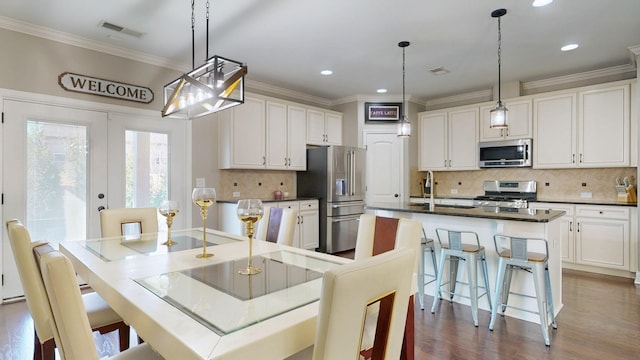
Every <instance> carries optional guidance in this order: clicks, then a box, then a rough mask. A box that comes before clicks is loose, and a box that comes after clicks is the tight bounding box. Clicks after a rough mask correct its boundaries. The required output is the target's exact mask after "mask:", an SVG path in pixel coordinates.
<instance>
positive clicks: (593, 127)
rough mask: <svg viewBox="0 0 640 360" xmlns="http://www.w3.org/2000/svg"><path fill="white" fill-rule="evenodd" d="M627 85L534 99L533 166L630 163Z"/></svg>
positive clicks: (608, 165) (542, 96)
mask: <svg viewBox="0 0 640 360" xmlns="http://www.w3.org/2000/svg"><path fill="white" fill-rule="evenodd" d="M629 92H630V87H629V84H624V85H617V86H608V87H601V86H599V87H591V88H588V89H584V90H582V91H579V92H577V93H576V92H567V93H561V94H555V95H551V96H545V95H541V96H537V97H535V98H534V100H533V104H534V105H533V107H534V111H533V115H534V144H533V149H534V156H533V163H534V165H533V166H534V168H572V167H617V166H629V164H630V160H629V159H630V104H629Z"/></svg>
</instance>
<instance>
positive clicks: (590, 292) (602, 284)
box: [0, 270, 640, 360]
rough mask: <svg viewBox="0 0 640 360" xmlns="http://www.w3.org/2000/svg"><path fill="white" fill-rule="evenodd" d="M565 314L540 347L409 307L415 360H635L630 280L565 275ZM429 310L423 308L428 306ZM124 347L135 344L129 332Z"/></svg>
mask: <svg viewBox="0 0 640 360" xmlns="http://www.w3.org/2000/svg"><path fill="white" fill-rule="evenodd" d="M563 298H564V308H563V309H562V311H561V312H560V314H559V315H558V317H557V323H558V329H557V330H553V331H552V335H551V346H550V347H547V346H545V345H544V341H543V340H542V334H541V330H540V326H539V325H537V324H533V323H529V322H526V321H521V320H517V319H513V318H509V317H505V318H499V319H498V320H497V321H496V325H495V330H494V331H489V329H488V328H487V326H488V324H489V313H488V312H487V311H480V313H479V321H480V326H479V327H477V328H476V327H474V326H473V323H472V320H471V313H470V311H469V308H468V307H467V306H464V305H460V304H456V303H453V304H451V303H449V302H448V301H443V302H442V303H441V304H440V306H439V308H438V310H437V311H436V313H435V314H431V312H430V311H429V307H430V304H431V302H432V301H433V298H431V297H429V296H427V297H426V299H425V300H426V301H425V307H426V308H427V309H426V310H420V309H419V307H417V306H416V310H415V326H416V347H415V349H416V359H532V360H533V359H536V360H537V359H563V360H564V359H607V360H608V359H640V286H634V284H633V281H632V280H631V279H624V278H619V277H612V276H603V275H595V274H590V273H584V272H578V271H569V270H565V271H564V273H563ZM427 305H428V306H427ZM95 338H96V340H97V344H98V347H99V350H100V351H99V352H100V354H101V355H103V356H104V355H108V354H113V353H114V352H115V351H116V350H115V349H117V348H118V340H117V336H115V334H110V335H107V336H101V335H98V334H96V335H95ZM131 343H132V344H135V343H136V339H135V333H132V339H131ZM32 344H33V323H32V321H31V317H30V316H29V313H28V311H27V306H26V303H25V302H23V301H21V302H16V303H12V304H4V305H1V306H0V360H9V359H11V360H21V359H25V360H27V359H32V358H33V352H32V351H33V345H32Z"/></svg>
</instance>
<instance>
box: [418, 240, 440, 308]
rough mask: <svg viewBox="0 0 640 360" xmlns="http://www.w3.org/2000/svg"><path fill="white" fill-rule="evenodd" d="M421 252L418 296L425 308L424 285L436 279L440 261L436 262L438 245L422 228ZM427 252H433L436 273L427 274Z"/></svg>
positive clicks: (432, 257) (421, 305)
mask: <svg viewBox="0 0 640 360" xmlns="http://www.w3.org/2000/svg"><path fill="white" fill-rule="evenodd" d="M420 245H421V248H422V249H421V250H422V252H421V254H420V268H419V269H418V298H419V301H420V310H424V287H425V286H427V285H429V284H431V283H432V282H434V281H436V279H437V276H436V275H437V272H436V271H437V270H438V263H437V262H436V247H435V242H434V241H433V239H429V238H427V234H426V233H425V232H424V228H423V229H422V241H421V242H420ZM427 253H431V261H432V262H433V269H434V272H436V273H435V274H427V273H426V272H425V270H424V265H425V261H426V257H427Z"/></svg>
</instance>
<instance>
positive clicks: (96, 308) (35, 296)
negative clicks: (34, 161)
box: [6, 219, 130, 360]
mask: <svg viewBox="0 0 640 360" xmlns="http://www.w3.org/2000/svg"><path fill="white" fill-rule="evenodd" d="M6 226H7V233H8V235H9V242H10V243H11V249H12V251H13V256H14V259H15V262H16V266H17V268H18V275H19V276H20V282H21V284H22V288H23V290H24V295H25V298H26V300H27V308H28V309H29V312H30V313H31V317H32V318H33V327H34V330H35V335H34V359H46V360H49V359H50V360H53V359H54V358H55V347H56V343H55V340H54V336H53V332H52V329H51V326H50V324H49V322H50V316H49V315H48V314H49V311H48V308H49V303H48V301H47V297H46V295H45V291H44V285H43V284H42V278H41V277H40V273H39V270H38V265H37V263H36V262H35V261H34V258H33V252H32V249H33V248H35V247H38V246H42V245H45V244H47V243H46V242H32V241H31V236H30V235H29V231H28V230H27V228H26V227H25V226H24V225H23V224H22V223H21V222H20V221H19V220H17V219H12V220H9V221H7V223H6ZM75 285H76V287H78V283H77V281H76V283H75ZM82 300H83V304H82V307H81V309H83V310H84V311H85V312H87V313H88V317H89V318H90V319H91V327H92V329H94V331H100V333H102V334H105V333H108V332H111V331H114V330H118V331H119V334H120V350H124V349H127V348H128V347H129V333H130V330H129V326H128V325H126V324H125V323H124V322H123V321H122V319H121V318H120V316H119V315H118V314H117V313H116V312H115V311H113V310H112V309H111V308H110V307H109V305H107V303H105V302H104V300H103V299H102V298H101V297H100V296H99V295H98V294H96V293H88V294H85V295H83V296H82Z"/></svg>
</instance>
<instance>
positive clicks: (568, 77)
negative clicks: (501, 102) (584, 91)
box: [522, 64, 637, 90]
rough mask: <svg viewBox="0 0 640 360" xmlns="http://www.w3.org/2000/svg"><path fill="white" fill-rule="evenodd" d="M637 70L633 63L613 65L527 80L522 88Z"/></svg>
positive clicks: (528, 88) (546, 85)
mask: <svg viewBox="0 0 640 360" xmlns="http://www.w3.org/2000/svg"><path fill="white" fill-rule="evenodd" d="M636 71H637V69H636V67H635V65H631V64H626V65H618V66H611V67H608V68H604V69H598V70H592V71H585V72H581V73H576V74H571V75H564V76H557V77H553V78H549V79H543V80H534V81H527V82H524V83H522V88H523V89H524V90H533V89H538V88H546V87H549V86H557V85H563V84H566V83H574V82H579V81H584V80H591V79H595V78H601V77H606V76H614V75H620V74H625V73H629V72H634V73H635V72H636Z"/></svg>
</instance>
